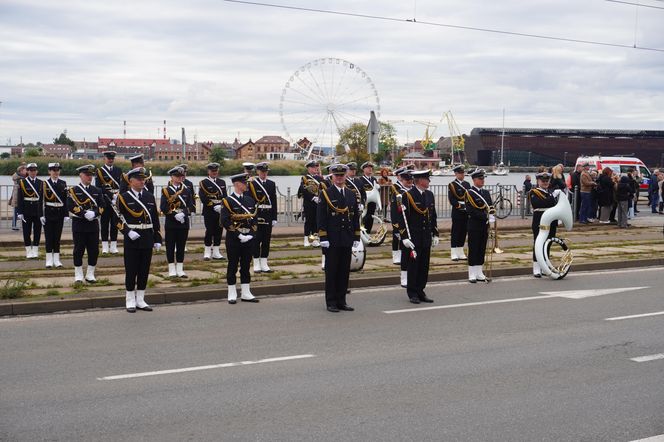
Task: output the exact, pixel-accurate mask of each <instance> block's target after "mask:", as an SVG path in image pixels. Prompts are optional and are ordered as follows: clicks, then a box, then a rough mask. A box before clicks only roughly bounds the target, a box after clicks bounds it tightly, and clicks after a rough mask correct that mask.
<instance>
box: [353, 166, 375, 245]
mask: <svg viewBox="0 0 664 442" xmlns="http://www.w3.org/2000/svg"><path fill="white" fill-rule="evenodd" d="M367 167H373V164H371V163H368V162H367V163H364V164H362V171H364V169H366V168H367ZM357 181H358V182H360V183H361V184H362V189H363V190H364V201H363V204H364V205H365V206H366V209H367V213H366V214H365V215H364V219H363V220H362V225H363V226H364V230H366V232H367V233H368V234H371V229H372V228H373V222H374V219H373V216H374V214H375V213H376V203H367V202H366V199H367V196H366V194H367V193H368V192H371V191H372V190H373V188H374V186H375V185H376V182H377V181H376V178H375V177H374V176H373V175H372V176H366V175H362V176H361V177H359V179H358V180H357Z"/></svg>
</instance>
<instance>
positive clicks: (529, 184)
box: [523, 175, 533, 215]
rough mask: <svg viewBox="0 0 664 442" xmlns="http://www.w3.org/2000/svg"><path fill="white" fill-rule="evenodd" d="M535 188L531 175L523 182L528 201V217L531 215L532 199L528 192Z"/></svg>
mask: <svg viewBox="0 0 664 442" xmlns="http://www.w3.org/2000/svg"><path fill="white" fill-rule="evenodd" d="M532 188H533V183H532V182H531V181H530V175H526V179H525V180H524V181H523V195H524V197H525V201H526V215H530V197H529V196H528V192H530V189H532Z"/></svg>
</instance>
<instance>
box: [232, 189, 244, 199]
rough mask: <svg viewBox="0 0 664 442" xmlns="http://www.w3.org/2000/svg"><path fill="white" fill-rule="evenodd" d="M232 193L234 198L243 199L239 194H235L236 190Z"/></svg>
mask: <svg viewBox="0 0 664 442" xmlns="http://www.w3.org/2000/svg"><path fill="white" fill-rule="evenodd" d="M231 193H232V194H233V196H234V197H235V198H242V195H238V194H237V193H235V190H234V191H233V192H231Z"/></svg>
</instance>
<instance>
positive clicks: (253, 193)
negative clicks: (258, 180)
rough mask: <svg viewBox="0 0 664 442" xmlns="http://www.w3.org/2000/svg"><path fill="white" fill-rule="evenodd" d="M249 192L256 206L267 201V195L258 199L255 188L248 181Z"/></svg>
mask: <svg viewBox="0 0 664 442" xmlns="http://www.w3.org/2000/svg"><path fill="white" fill-rule="evenodd" d="M249 190H250V191H251V195H252V196H253V197H254V200H256V204H263V203H264V202H265V200H266V199H267V195H263V198H261V199H258V195H257V194H256V186H254V182H253V181H249Z"/></svg>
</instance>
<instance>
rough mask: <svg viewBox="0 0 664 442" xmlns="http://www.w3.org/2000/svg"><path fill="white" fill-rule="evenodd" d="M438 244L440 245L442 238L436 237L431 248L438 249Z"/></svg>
mask: <svg viewBox="0 0 664 442" xmlns="http://www.w3.org/2000/svg"><path fill="white" fill-rule="evenodd" d="M438 243H440V238H438V237H437V236H434V237H433V240H432V241H431V247H436V246H437V245H438Z"/></svg>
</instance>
